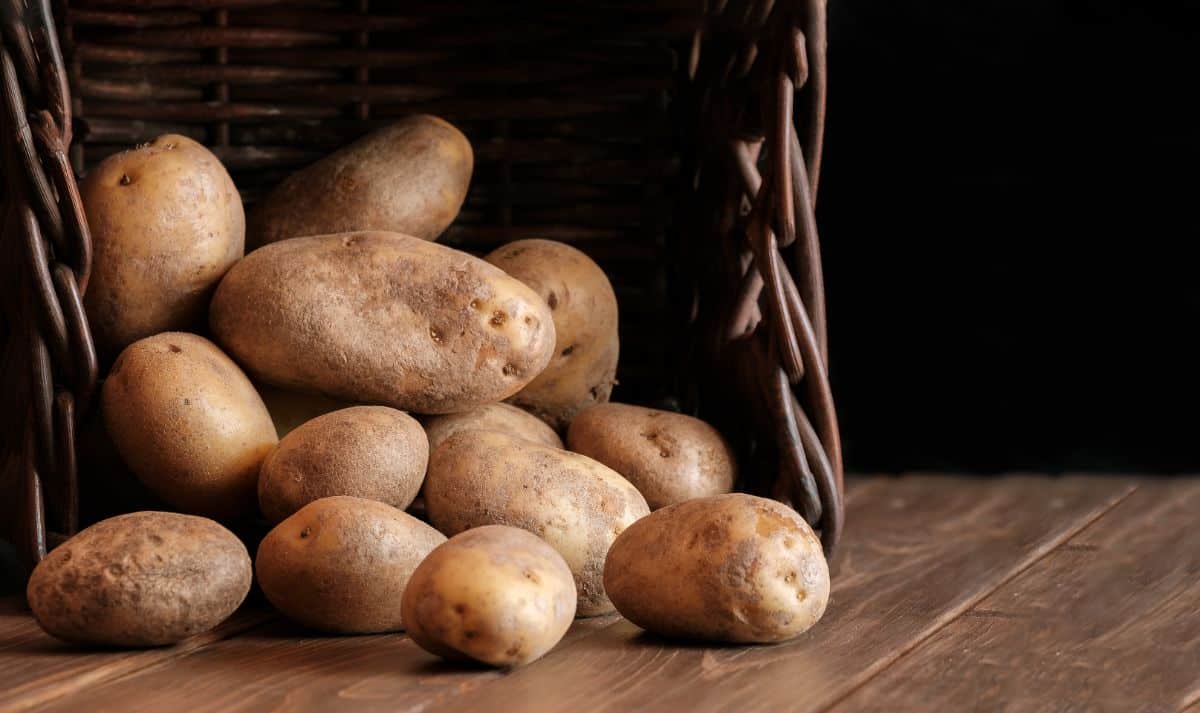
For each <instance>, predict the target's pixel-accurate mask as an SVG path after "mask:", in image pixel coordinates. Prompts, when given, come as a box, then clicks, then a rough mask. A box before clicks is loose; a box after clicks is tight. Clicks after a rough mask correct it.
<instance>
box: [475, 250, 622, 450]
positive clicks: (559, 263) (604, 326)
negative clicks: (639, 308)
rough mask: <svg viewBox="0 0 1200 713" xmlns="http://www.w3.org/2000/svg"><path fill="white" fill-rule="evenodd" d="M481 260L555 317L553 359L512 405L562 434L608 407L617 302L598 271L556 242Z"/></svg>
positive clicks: (615, 354)
mask: <svg viewBox="0 0 1200 713" xmlns="http://www.w3.org/2000/svg"><path fill="white" fill-rule="evenodd" d="M484 259H485V260H487V261H488V262H490V263H492V264H493V265H495V266H497V267H499V268H500V269H501V270H504V271H505V272H507V273H508V274H509V275H512V276H513V277H515V278H517V279H518V280H520V281H521V282H523V283H525V284H526V285H528V286H529V287H530V288H532V289H533V291H534V292H537V293H538V294H539V295H540V296H541V297H542V299H543V300H545V301H546V304H547V305H548V306H549V307H550V310H551V313H552V314H553V315H554V331H555V334H556V344H555V348H554V357H553V358H552V359H551V360H550V364H549V365H548V366H547V367H546V369H545V370H544V371H542V373H541V374H539V375H538V376H537V378H535V379H534V380H533V381H531V382H530V383H529V385H528V386H526V387H525V388H523V389H521V390H520V391H519V392H517V394H516V395H515V396H513V397H512V398H511V399H510V401H511V402H512V403H514V404H516V405H517V406H520V407H521V408H523V409H526V410H527V411H529V412H531V413H534V414H536V415H537V416H538V417H540V418H542V419H544V420H545V421H546V423H549V424H550V425H551V426H553V427H554V428H555V429H556V430H558V431H561V430H563V429H565V428H566V427H567V424H569V423H570V422H571V419H572V418H574V416H575V414H576V413H577V412H578V411H579V410H580V409H582V408H585V407H587V406H590V405H592V404H595V403H601V402H605V401H608V399H609V396H610V395H611V394H612V389H613V384H614V383H616V374H617V357H618V353H619V351H620V342H619V340H618V338H617V297H616V295H615V294H614V293H613V288H612V285H611V284H610V283H609V281H608V277H607V276H605V274H604V271H603V270H601V269H600V266H599V265H597V264H596V263H595V262H592V259H591V258H589V257H588V256H587V255H585V254H583V253H582V252H580V251H579V250H576V249H575V248H573V247H571V246H570V245H566V244H564V243H559V242H555V241H553V240H518V241H516V242H514V243H509V244H508V245H503V246H501V247H499V248H497V249H496V250H494V251H493V252H492V253H491V254H490V255H488V256H487V257H485V258H484Z"/></svg>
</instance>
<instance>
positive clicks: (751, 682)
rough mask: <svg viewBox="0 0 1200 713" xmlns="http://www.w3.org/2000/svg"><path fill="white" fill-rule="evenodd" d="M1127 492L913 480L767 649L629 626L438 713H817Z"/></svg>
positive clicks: (865, 509) (874, 506) (894, 486)
mask: <svg viewBox="0 0 1200 713" xmlns="http://www.w3.org/2000/svg"><path fill="white" fill-rule="evenodd" d="M1131 490H1132V485H1131V484H1130V482H1129V481H1127V480H1118V479H1104V478H1087V477H1074V478H1063V479H1046V478H1034V477H1011V478H1005V479H1002V480H994V479H993V480H985V479H974V478H953V479H951V478H943V477H920V476H912V477H905V478H900V479H896V480H891V481H887V482H884V483H882V484H880V485H874V486H870V487H868V488H866V489H864V490H863V491H862V492H861V493H859V494H857V496H856V497H852V498H850V502H849V504H848V515H847V522H848V523H849V526H848V527H849V529H848V530H847V534H846V538H845V540H844V543H843V545H842V549H841V555H840V556H839V557H838V558H837V559H836V560H835V561H834V577H835V579H834V590H833V596H832V599H831V603H830V607H829V610H828V612H827V613H826V615H825V619H824V620H823V621H822V622H821V623H820V624H818V625H817V627H815V628H814V629H813V630H812V631H810V632H809V633H808V634H806V635H804V636H802V637H801V638H799V639H798V640H796V641H795V642H792V643H790V644H784V645H779V646H769V647H709V646H700V645H693V646H686V645H684V646H681V645H678V644H676V643H672V642H664V641H662V640H660V639H657V638H655V637H651V636H648V635H646V634H644V633H642V632H641V631H640V630H639V629H638V628H637V627H635V626H633V625H632V624H630V623H629V622H627V621H624V620H620V621H619V622H617V623H615V624H613V625H612V626H610V627H608V628H606V629H605V630H603V631H602V632H599V633H598V634H596V635H594V636H591V637H588V638H587V639H583V640H581V641H579V642H577V643H576V644H575V645H573V646H570V647H565V648H563V649H561V650H558V651H556V652H554V653H553V654H551V655H550V656H548V657H547V658H546V659H544V660H543V661H541V662H539V663H538V664H537V665H535V666H531V667H529V668H526V669H521V670H518V671H515V672H514V673H512V674H511V675H509V676H506V677H504V678H503V679H499V680H497V681H495V682H492V683H489V684H487V685H485V686H482V687H480V688H478V689H476V690H474V691H471V692H468V693H466V694H464V695H462V696H459V697H457V698H454V699H452V700H450V701H448V702H447V703H446V704H445V705H443V706H440V707H437V708H434V709H432V710H436V711H470V710H480V709H482V708H483V707H484V706H485V705H486V703H487V702H488V701H505V702H506V706H508V707H509V709H510V710H519V711H561V710H571V709H578V710H588V711H627V710H642V711H645V710H662V711H679V710H687V711H697V710H713V711H724V710H738V711H780V710H788V711H804V710H821V709H822V708H824V707H826V706H828V705H829V704H831V703H833V702H835V701H837V700H838V699H839V698H841V697H842V696H844V695H845V694H846V693H847V692H848V691H851V690H853V689H854V688H855V687H857V686H858V685H860V684H861V683H862V682H863V681H866V680H868V679H870V678H871V677H872V676H873V675H875V674H876V673H877V672H879V671H880V670H882V669H883V668H885V667H886V666H887V665H889V664H890V663H891V662H893V661H894V660H895V659H896V658H897V657H899V656H900V655H901V654H902V653H903V652H905V651H907V650H908V649H910V648H912V647H913V646H915V645H916V644H918V643H919V642H921V641H922V640H924V639H926V638H928V637H929V636H930V635H931V634H933V633H934V632H936V631H937V630H938V629H939V628H941V627H942V626H943V625H944V624H945V623H946V622H947V621H950V620H952V619H953V618H954V617H955V616H956V615H957V614H959V613H960V612H962V611H964V610H965V609H967V608H969V607H970V606H971V605H973V604H974V603H975V602H976V601H978V600H979V599H980V598H981V597H983V596H985V595H986V594H988V593H989V592H991V591H992V590H994V589H995V588H996V587H997V586H999V585H1000V584H1002V583H1003V582H1005V581H1007V580H1008V579H1009V578H1011V577H1012V576H1013V575H1014V574H1016V573H1017V572H1020V571H1022V570H1023V569H1025V568H1026V567H1028V566H1029V565H1030V564H1031V563H1032V562H1035V561H1037V560H1038V559H1039V558H1040V557H1042V556H1044V555H1045V553H1046V552H1049V551H1050V550H1052V549H1053V548H1054V547H1056V546H1057V545H1058V544H1060V543H1062V542H1063V541H1065V540H1066V539H1068V538H1070V537H1071V536H1073V535H1074V534H1075V533H1077V532H1079V531H1080V530H1081V529H1082V528H1083V527H1085V526H1087V524H1088V523H1091V522H1093V521H1094V520H1095V519H1096V518H1097V517H1099V516H1100V515H1102V514H1103V513H1105V512H1106V511H1107V510H1108V509H1109V508H1111V507H1113V506H1114V505H1115V504H1116V503H1118V502H1120V501H1121V499H1122V498H1124V497H1126V496H1127V495H1128V494H1129V492H1130V491H1131Z"/></svg>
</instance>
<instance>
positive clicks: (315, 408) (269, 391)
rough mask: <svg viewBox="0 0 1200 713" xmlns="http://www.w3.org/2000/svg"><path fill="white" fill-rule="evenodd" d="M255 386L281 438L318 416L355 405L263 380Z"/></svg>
mask: <svg viewBox="0 0 1200 713" xmlns="http://www.w3.org/2000/svg"><path fill="white" fill-rule="evenodd" d="M254 388H255V389H256V390H257V391H258V395H259V396H261V397H262V400H263V403H264V404H266V405H267V412H268V413H270V414H271V421H273V422H274V423H275V433H277V434H278V435H279V437H280V438H283V437H284V436H286V435H287V434H289V433H291V432H292V431H294V430H296V429H297V428H299V427H300V426H301V425H303V424H305V423H308V422H309V421H311V420H313V419H314V418H316V417H317V416H324V415H325V414H327V413H329V412H331V411H337V410H338V409H343V408H349V407H350V406H354V404H353V403H351V402H349V401H339V400H338V399H331V398H329V397H327V396H321V395H320V394H310V393H305V392H303V391H288V390H287V389H280V388H278V387H275V386H271V385H270V384H264V383H261V382H260V383H257V384H255V385H254Z"/></svg>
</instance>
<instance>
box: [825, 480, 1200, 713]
mask: <svg viewBox="0 0 1200 713" xmlns="http://www.w3.org/2000/svg"><path fill="white" fill-rule="evenodd" d="M1198 512H1200V481H1197V480H1194V479H1188V480H1176V481H1159V482H1154V481H1149V482H1146V483H1144V484H1142V485H1141V486H1140V487H1139V489H1138V491H1137V492H1136V493H1134V494H1133V495H1132V496H1131V497H1129V498H1128V499H1126V500H1125V501H1123V502H1122V503H1121V504H1120V505H1119V506H1118V507H1116V508H1114V509H1113V510H1112V512H1110V513H1109V514H1108V515H1106V516H1105V517H1104V518H1102V519H1100V520H1098V521H1097V522H1095V523H1093V524H1092V525H1091V526H1090V527H1088V528H1087V529H1085V530H1084V531H1082V532H1080V533H1079V534H1077V535H1076V536H1074V537H1072V538H1071V539H1070V540H1069V541H1068V542H1066V543H1065V544H1064V545H1063V546H1061V547H1059V548H1057V549H1056V550H1054V551H1053V552H1052V553H1050V554H1049V555H1047V556H1046V557H1045V558H1044V559H1042V560H1041V561H1039V562H1038V563H1037V564H1035V565H1034V566H1032V567H1030V568H1029V569H1028V570H1027V571H1025V572H1024V573H1022V574H1021V575H1020V576H1018V577H1016V578H1014V579H1013V580H1012V581H1011V582H1009V583H1008V584H1006V585H1005V586H1003V587H1001V588H999V589H997V590H996V591H995V592H994V593H992V594H991V595H989V596H988V597H987V598H985V599H984V600H982V601H980V602H979V603H978V604H976V605H975V606H973V607H971V608H970V609H968V610H967V611H966V612H965V613H964V614H963V616H962V617H960V618H958V619H957V620H955V621H954V622H953V623H952V624H950V625H949V626H946V627H945V628H944V629H942V630H941V631H939V632H938V633H937V634H936V635H935V636H933V637H931V638H930V639H929V640H928V641H927V642H925V643H924V644H922V645H921V646H920V647H919V648H918V649H916V650H914V651H913V652H912V653H910V654H909V655H908V656H905V657H904V658H902V659H901V660H900V661H899V662H897V664H896V665H894V666H892V667H891V668H889V669H888V670H887V671H885V672H884V673H883V674H881V675H880V676H878V677H876V678H874V679H873V680H871V681H870V682H869V683H868V684H867V685H865V686H864V687H862V688H861V689H859V690H858V691H856V692H855V693H854V694H853V695H852V696H850V697H849V698H847V699H845V700H844V701H843V702H842V703H841V704H840V705H839V706H837V707H835V708H834V709H833V710H834V711H837V712H839V713H842V712H844V713H849V712H850V711H855V712H857V711H894V710H910V709H917V708H920V709H929V710H1005V711H1014V712H1020V711H1039V712H1040V711H1175V710H1180V709H1181V708H1186V707H1188V706H1189V705H1191V706H1192V707H1193V709H1194V710H1200V709H1197V704H1198V703H1200V528H1197V527H1196V517H1197V513H1198Z"/></svg>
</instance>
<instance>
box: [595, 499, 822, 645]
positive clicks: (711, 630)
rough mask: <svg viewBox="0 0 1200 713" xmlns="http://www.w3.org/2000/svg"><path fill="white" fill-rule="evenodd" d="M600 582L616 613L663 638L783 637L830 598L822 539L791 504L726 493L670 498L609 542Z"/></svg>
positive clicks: (812, 618)
mask: <svg viewBox="0 0 1200 713" xmlns="http://www.w3.org/2000/svg"><path fill="white" fill-rule="evenodd" d="M604 585H605V587H606V588H607V590H608V594H609V596H610V597H612V601H613V603H614V604H616V607H617V611H619V612H621V614H622V615H623V616H624V617H625V618H627V619H629V620H630V621H632V622H633V623H634V624H637V625H638V626H640V627H642V628H643V629H646V630H648V631H652V632H655V633H657V634H662V635H664V636H673V637H681V638H688V639H706V640H714V641H727V642H735V643H771V642H776V641H785V640H787V639H791V638H794V637H796V636H799V635H800V634H802V633H803V632H805V631H807V630H808V629H809V628H810V627H812V625H813V624H816V623H817V621H818V620H819V619H820V618H821V615H822V614H824V613H825V605H826V604H827V603H828V602H829V568H828V566H827V565H826V563H825V555H824V552H823V551H822V549H821V543H820V541H819V540H818V539H817V537H816V535H815V534H813V531H812V529H811V528H809V526H808V523H806V522H805V521H804V519H803V518H802V517H800V516H799V515H798V514H796V512H795V511H794V510H792V509H791V508H788V507H786V506H785V505H782V504H780V503H778V502H775V501H774V500H767V499H765V498H760V497H756V496H753V495H745V494H742V493H734V494H729V495H715V496H713V497H709V498H701V499H698V500H689V501H687V502H684V503H679V504H678V505H669V506H667V507H665V508H663V509H661V510H657V511H655V512H654V513H653V514H651V515H650V516H649V517H646V518H643V519H642V520H640V521H638V522H636V523H634V524H633V525H631V526H630V527H629V528H628V529H626V530H625V532H624V533H622V534H621V536H620V537H618V538H617V541H616V542H614V543H613V546H612V549H611V550H609V553H608V561H607V563H606V564H605V566H604Z"/></svg>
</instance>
